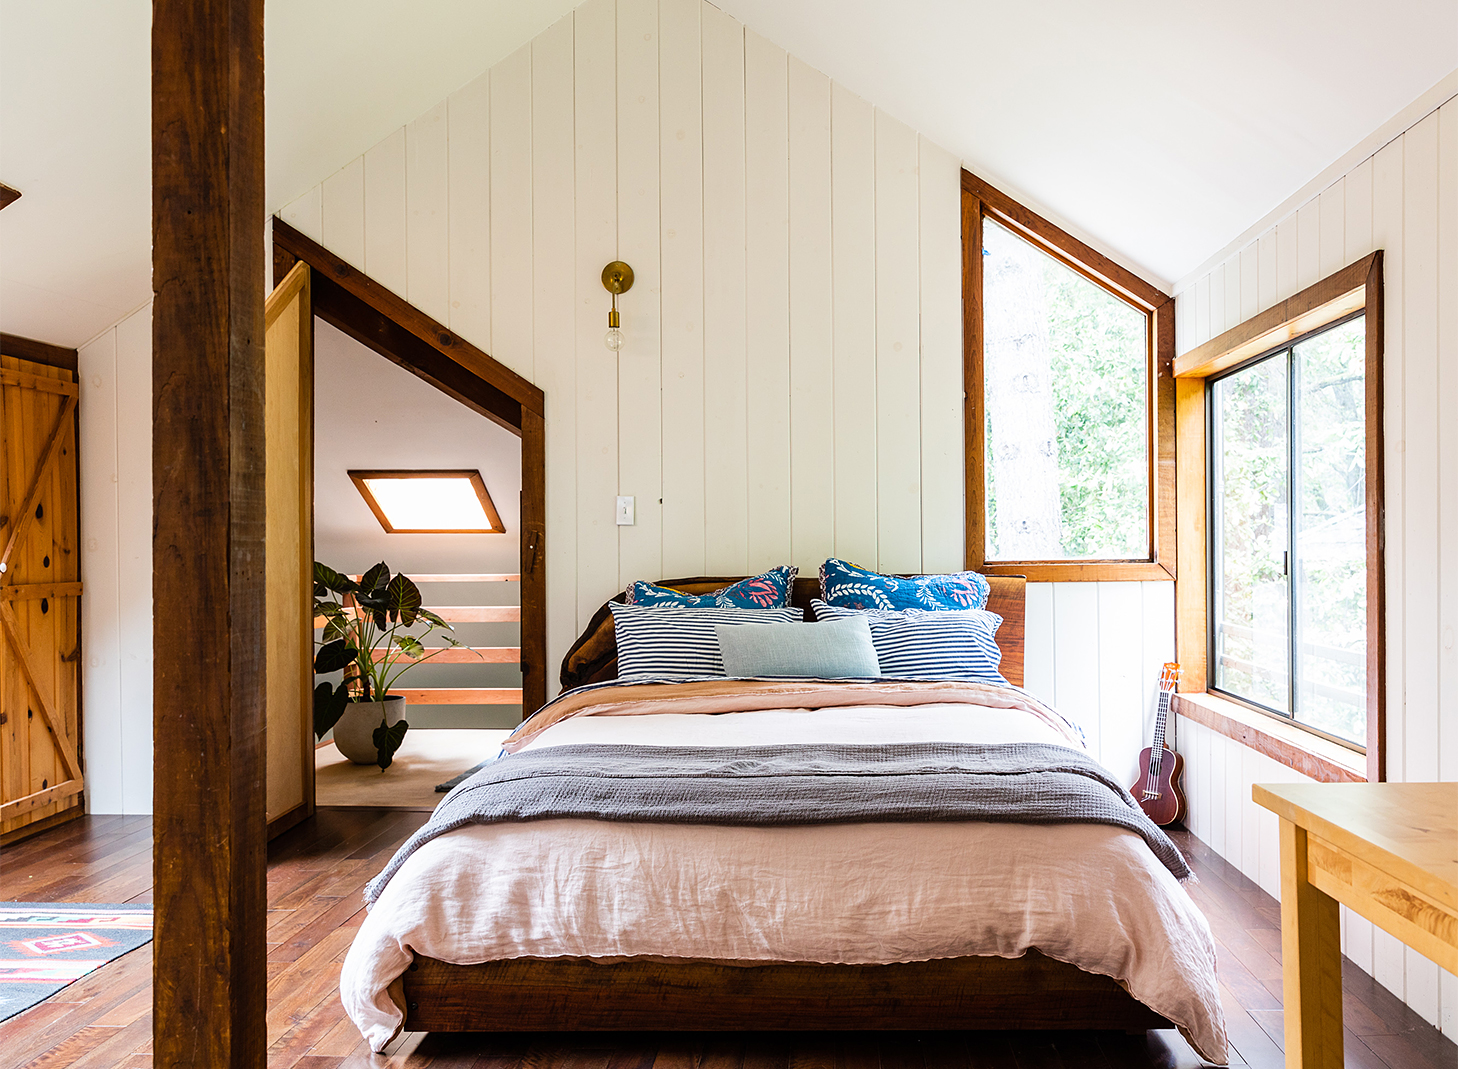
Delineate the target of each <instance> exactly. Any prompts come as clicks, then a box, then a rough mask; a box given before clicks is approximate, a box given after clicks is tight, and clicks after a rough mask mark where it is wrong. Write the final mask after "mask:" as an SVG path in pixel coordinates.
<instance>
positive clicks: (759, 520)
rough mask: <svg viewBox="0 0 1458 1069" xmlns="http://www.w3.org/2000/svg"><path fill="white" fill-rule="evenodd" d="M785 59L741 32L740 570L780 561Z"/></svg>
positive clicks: (786, 286)
mask: <svg viewBox="0 0 1458 1069" xmlns="http://www.w3.org/2000/svg"><path fill="white" fill-rule="evenodd" d="M789 139H790V133H789V57H788V56H787V55H786V54H785V51H784V49H782V48H778V47H777V46H775V45H773V44H770V42H768V41H766V40H765V39H764V38H763V37H761V36H759V34H757V33H755V32H753V31H752V30H745V32H744V189H745V275H746V283H745V294H744V305H745V319H746V327H745V337H746V340H747V343H748V351H747V356H746V361H745V366H746V371H747V384H748V393H747V402H746V410H747V420H748V425H749V434H748V436H747V446H748V450H747V453H748V465H749V508H748V511H749V570H750V571H752V572H757V571H760V570H761V569H763V568H769V567H773V566H774V565H777V564H786V563H789V561H790V555H791V545H790V539H791V536H790V367H789V364H790V340H789V333H790V240H789V217H790V166H789Z"/></svg>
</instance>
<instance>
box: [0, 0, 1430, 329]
mask: <svg viewBox="0 0 1458 1069" xmlns="http://www.w3.org/2000/svg"><path fill="white" fill-rule="evenodd" d="M573 6H574V2H573V0H492V2H483V0H432V2H430V3H419V2H413V3H412V2H408V0H268V4H267V20H268V21H267V57H266V61H267V71H268V75H267V77H268V98H267V118H266V123H267V139H268V142H267V144H268V148H267V151H268V194H267V203H268V207H269V209H270V210H275V209H277V208H279V207H280V206H282V205H283V204H284V203H286V202H287V201H288V200H289V199H291V198H292V197H294V196H296V195H298V194H299V193H300V192H302V191H303V190H305V189H307V188H308V187H309V186H311V185H313V184H314V183H316V182H317V181H319V180H320V179H321V178H323V177H325V176H326V175H328V174H330V173H332V171H333V170H334V169H336V168H337V167H339V166H341V165H342V164H343V163H345V162H347V161H348V160H350V159H352V158H354V157H355V156H357V155H359V154H360V153H361V152H363V151H364V150H365V149H367V148H369V147H370V146H371V145H373V144H375V143H376V142H377V141H378V140H380V138H382V137H383V136H384V135H385V134H387V133H389V132H390V131H391V130H393V129H395V128H397V127H398V126H400V125H401V124H403V123H404V122H406V121H408V120H409V119H411V118H414V117H415V116H416V115H418V114H420V113H421V112H422V111H424V110H425V109H426V108H428V107H430V106H431V105H433V104H434V103H436V102H437V101H439V100H440V99H442V98H443V97H444V96H445V95H446V94H447V93H449V92H450V91H451V90H453V89H455V88H457V87H459V86H460V85H463V84H464V83H465V82H467V81H469V80H470V79H471V78H472V77H474V76H475V75H477V74H479V73H480V72H481V71H483V70H485V69H487V68H488V67H490V66H491V65H492V64H494V63H495V62H496V61H497V60H499V59H501V58H503V57H505V56H506V55H508V54H510V53H511V52H512V51H514V50H515V49H516V48H518V47H519V46H520V45H522V44H524V43H525V42H527V41H529V40H530V39H531V38H532V37H534V36H535V35H536V34H537V33H539V32H540V31H541V30H543V29H545V28H546V27H547V26H548V25H550V24H551V23H552V22H553V21H555V20H556V19H557V18H559V17H561V16H562V15H563V14H565V13H566V12H567V11H569V10H570V9H571V8H572V7H573ZM719 6H721V7H722V8H723V9H724V10H725V11H727V12H728V13H729V14H731V15H733V16H735V17H736V18H738V19H740V20H741V21H742V22H744V23H745V24H746V25H748V26H749V27H750V28H752V29H754V30H755V31H757V32H758V33H760V34H762V35H764V36H765V37H768V38H769V39H770V40H772V41H774V42H775V43H777V44H779V45H781V46H782V47H784V48H786V49H788V50H789V51H790V52H791V53H793V54H795V55H797V56H799V57H800V58H801V59H803V60H805V61H806V62H807V63H809V64H811V65H812V66H814V67H817V68H819V69H820V70H822V71H824V72H825V73H826V74H829V75H830V76H831V77H832V78H834V79H836V80H837V81H839V82H841V83H842V84H843V85H845V86H847V87H848V88H850V89H852V90H854V91H855V92H857V93H859V94H860V95H861V96H863V97H865V98H866V99H867V100H869V101H871V102H872V103H874V104H876V105H878V106H879V107H881V108H883V109H885V110H886V111H887V112H889V113H890V114H892V115H894V116H896V117H897V118H899V119H901V120H902V121H903V122H906V123H907V124H909V125H910V126H912V127H914V128H916V129H918V130H920V131H921V132H922V133H924V134H926V135H927V136H928V137H930V138H931V139H932V140H934V141H936V142H939V143H940V144H942V145H943V146H945V147H946V148H948V149H950V150H951V151H952V152H954V153H956V154H958V155H959V156H961V157H962V158H963V159H964V160H965V161H966V163H967V164H968V166H970V167H971V168H973V169H974V170H977V171H979V172H981V173H982V174H983V176H984V177H986V178H988V179H990V180H992V181H993V182H995V183H999V184H1004V185H1006V186H1007V187H1009V188H1011V189H1012V190H1013V191H1015V192H1018V193H1022V194H1025V195H1027V196H1028V197H1030V198H1032V199H1034V200H1035V201H1036V202H1037V203H1038V204H1040V205H1042V206H1044V207H1046V208H1047V209H1048V210H1050V211H1052V212H1054V213H1056V214H1057V215H1058V216H1060V217H1061V218H1063V219H1065V220H1067V221H1068V222H1070V223H1071V224H1073V225H1074V226H1076V227H1077V228H1079V229H1081V230H1083V231H1084V232H1086V233H1087V234H1089V235H1091V236H1093V237H1094V238H1095V239H1097V240H1098V241H1100V242H1101V243H1103V244H1104V245H1106V246H1109V247H1111V248H1113V249H1115V250H1118V252H1119V253H1121V254H1122V256H1123V257H1124V258H1125V259H1126V261H1129V262H1132V263H1133V264H1136V265H1138V266H1140V267H1142V268H1143V271H1144V273H1145V274H1146V275H1147V276H1148V277H1150V278H1151V279H1152V280H1155V281H1158V282H1162V283H1164V284H1168V283H1169V282H1170V281H1172V280H1175V279H1178V278H1179V277H1181V276H1182V275H1184V274H1186V273H1187V272H1189V271H1190V270H1191V269H1192V268H1194V267H1196V266H1197V265H1199V264H1200V263H1201V262H1202V261H1204V260H1205V259H1206V258H1207V257H1209V256H1210V255H1211V254H1213V253H1214V252H1216V251H1218V250H1219V249H1221V248H1222V247H1223V246H1224V245H1226V244H1227V243H1228V242H1230V241H1231V240H1232V239H1234V238H1235V237H1236V236H1237V235H1238V234H1240V233H1241V232H1242V231H1243V230H1245V229H1246V228H1247V227H1248V226H1250V225H1251V224H1252V223H1254V222H1255V221H1256V220H1258V219H1260V218H1261V217H1262V216H1263V215H1265V214H1266V213H1267V212H1269V211H1270V210H1271V209H1272V208H1274V207H1275V206H1277V205H1278V204H1280V203H1281V202H1282V201H1283V200H1284V199H1285V198H1287V197H1288V196H1290V195H1291V194H1292V193H1293V192H1295V191H1296V190H1297V189H1299V188H1300V187H1301V186H1303V185H1304V184H1305V183H1307V182H1308V181H1310V180H1311V179H1312V178H1313V177H1315V176H1316V175H1317V174H1319V173H1320V172H1321V171H1322V169H1323V168H1325V167H1326V166H1328V165H1329V164H1330V163H1331V162H1333V161H1334V160H1335V159H1337V158H1338V157H1339V156H1341V155H1342V154H1343V153H1344V152H1346V151H1348V150H1349V149H1351V148H1352V147H1353V146H1354V145H1355V144H1357V143H1358V142H1359V141H1361V140H1362V139H1363V138H1364V137H1365V136H1366V135H1368V134H1369V133H1371V132H1372V131H1373V130H1375V129H1376V128H1377V127H1378V126H1380V125H1381V124H1382V123H1383V122H1384V121H1385V120H1386V119H1388V118H1390V117H1391V116H1392V115H1394V114H1395V113H1396V112H1398V111H1399V110H1401V109H1402V108H1403V107H1405V106H1406V105H1407V104H1409V103H1410V102H1411V101H1413V100H1414V99H1416V98H1417V97H1418V96H1419V95H1420V94H1421V93H1423V92H1424V91H1425V90H1427V89H1428V88H1430V87H1431V86H1433V85H1434V84H1435V83H1437V82H1438V81H1439V80H1440V79H1442V78H1443V77H1444V76H1446V75H1448V74H1449V73H1451V72H1452V71H1454V70H1455V68H1458V4H1455V3H1454V2H1453V0H1388V2H1384V3H1382V4H1374V3H1371V2H1370V0H1276V2H1274V3H1272V2H1271V0H1226V2H1224V3H1221V4H1208V3H1207V4H1195V3H1168V2H1165V3H1152V2H1147V0H1101V2H1100V3H1097V4H1090V3H1087V2H1086V0H1042V2H1037V3H1023V4H1005V3H991V2H969V0H898V2H896V3H894V4H888V3H884V2H882V0H794V2H793V3H785V2H784V0H720V4H719ZM149 31H150V4H148V3H147V0H107V2H106V3H100V4H98V3H94V2H87V0H47V2H46V3H35V2H33V0H0V181H3V182H5V183H6V184H8V185H12V186H15V187H16V188H18V189H20V190H21V192H22V193H23V194H24V196H23V197H22V199H21V200H19V201H17V202H16V203H14V204H12V205H11V206H10V207H9V208H7V209H5V210H4V212H3V213H0V328H3V329H4V330H6V331H9V332H12V333H17V334H24V335H28V336H31V337H37V338H41V339H43V340H46V341H51V342H54V343H58V344H65V345H75V344H78V343H79V342H82V341H84V340H86V339H87V338H89V337H91V336H92V335H94V334H95V333H96V332H97V331H99V330H101V329H103V328H104V327H106V326H107V325H109V324H110V323H112V322H114V321H115V320H116V319H118V318H119V317H120V316H121V315H123V314H124V313H126V312H128V311H130V310H132V309H134V308H136V307H138V306H139V305H140V304H142V303H143V302H145V301H146V299H147V297H148V295H149V292H150V283H149V270H150V232H149V228H150V189H149V167H148V159H149V151H150V149H149V145H150V130H149V119H148V113H149V103H148V85H149V78H148V56H149V40H148V38H149Z"/></svg>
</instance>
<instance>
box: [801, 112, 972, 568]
mask: <svg viewBox="0 0 1458 1069" xmlns="http://www.w3.org/2000/svg"><path fill="white" fill-rule="evenodd" d="M830 124H831V129H830V140H831V148H832V158H831V163H830V168H831V181H830V185H831V192H830V196H831V229H832V233H831V278H832V283H831V284H832V305H833V308H832V316H833V323H832V328H831V329H832V332H833V334H834V347H835V379H834V383H833V390H834V405H833V410H834V417H835V425H834V427H833V429H832V434H833V435H834V436H835V458H836V465H835V552H836V555H837V556H840V557H842V558H844V559H846V560H853V561H856V562H858V563H861V564H864V565H867V566H873V563H872V562H874V561H875V560H876V559H877V557H878V554H877V549H876V515H877V512H876V440H877V435H878V433H879V432H878V429H877V425H876V113H875V110H874V109H873V108H872V107H871V105H869V104H867V103H866V102H865V101H864V100H862V99H861V98H860V97H858V96H856V95H855V94H854V93H852V92H851V91H850V90H849V89H846V88H845V87H844V86H840V85H834V86H832V87H831V97H830ZM957 188H958V190H960V189H961V186H960V184H959V185H958V187H957ZM960 195H961V194H960V192H959V193H958V196H959V197H960ZM959 277H960V272H959Z"/></svg>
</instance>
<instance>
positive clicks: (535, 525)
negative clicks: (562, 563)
mask: <svg viewBox="0 0 1458 1069" xmlns="http://www.w3.org/2000/svg"><path fill="white" fill-rule="evenodd" d="M521 417H522V420H521V474H522V489H521V670H522V680H521V689H522V701H521V715H522V719H526V718H527V717H529V716H531V715H532V714H533V713H535V712H536V711H537V710H538V709H540V708H541V707H542V706H543V705H545V704H547V487H546V467H547V464H546V450H547V435H546V421H545V420H544V419H543V418H542V416H541V415H539V414H538V413H536V412H533V411H531V410H529V409H527V410H523V412H522V414H521Z"/></svg>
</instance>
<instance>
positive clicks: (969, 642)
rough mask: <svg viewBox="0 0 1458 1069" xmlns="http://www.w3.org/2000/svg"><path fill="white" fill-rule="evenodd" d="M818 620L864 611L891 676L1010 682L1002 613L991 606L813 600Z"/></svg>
mask: <svg viewBox="0 0 1458 1069" xmlns="http://www.w3.org/2000/svg"><path fill="white" fill-rule="evenodd" d="M810 604H811V606H812V607H813V608H814V609H815V619H817V620H842V619H845V618H846V617H850V616H864V617H865V618H866V622H867V623H869V624H870V625H871V643H872V645H874V646H875V647H876V659H877V660H879V661H880V662H881V675H882V677H883V678H886V679H970V680H975V681H977V682H979V683H997V684H1000V685H1002V686H1008V685H1009V684H1008V681H1007V680H1006V679H1004V678H1003V677H1002V673H1001V672H999V671H998V666H999V665H1000V664H1001V663H1002V651H1001V650H1000V649H998V647H997V629H998V628H999V627H1001V626H1002V617H1001V616H999V615H997V613H995V612H987V611H986V610H985V609H933V610H926V609H904V610H902V611H900V612H896V611H893V610H877V609H870V610H861V609H844V608H841V607H840V606H838V605H827V604H826V603H825V602H823V601H821V600H820V599H818V598H817V599H815V600H814V601H812V602H811V603H810Z"/></svg>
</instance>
